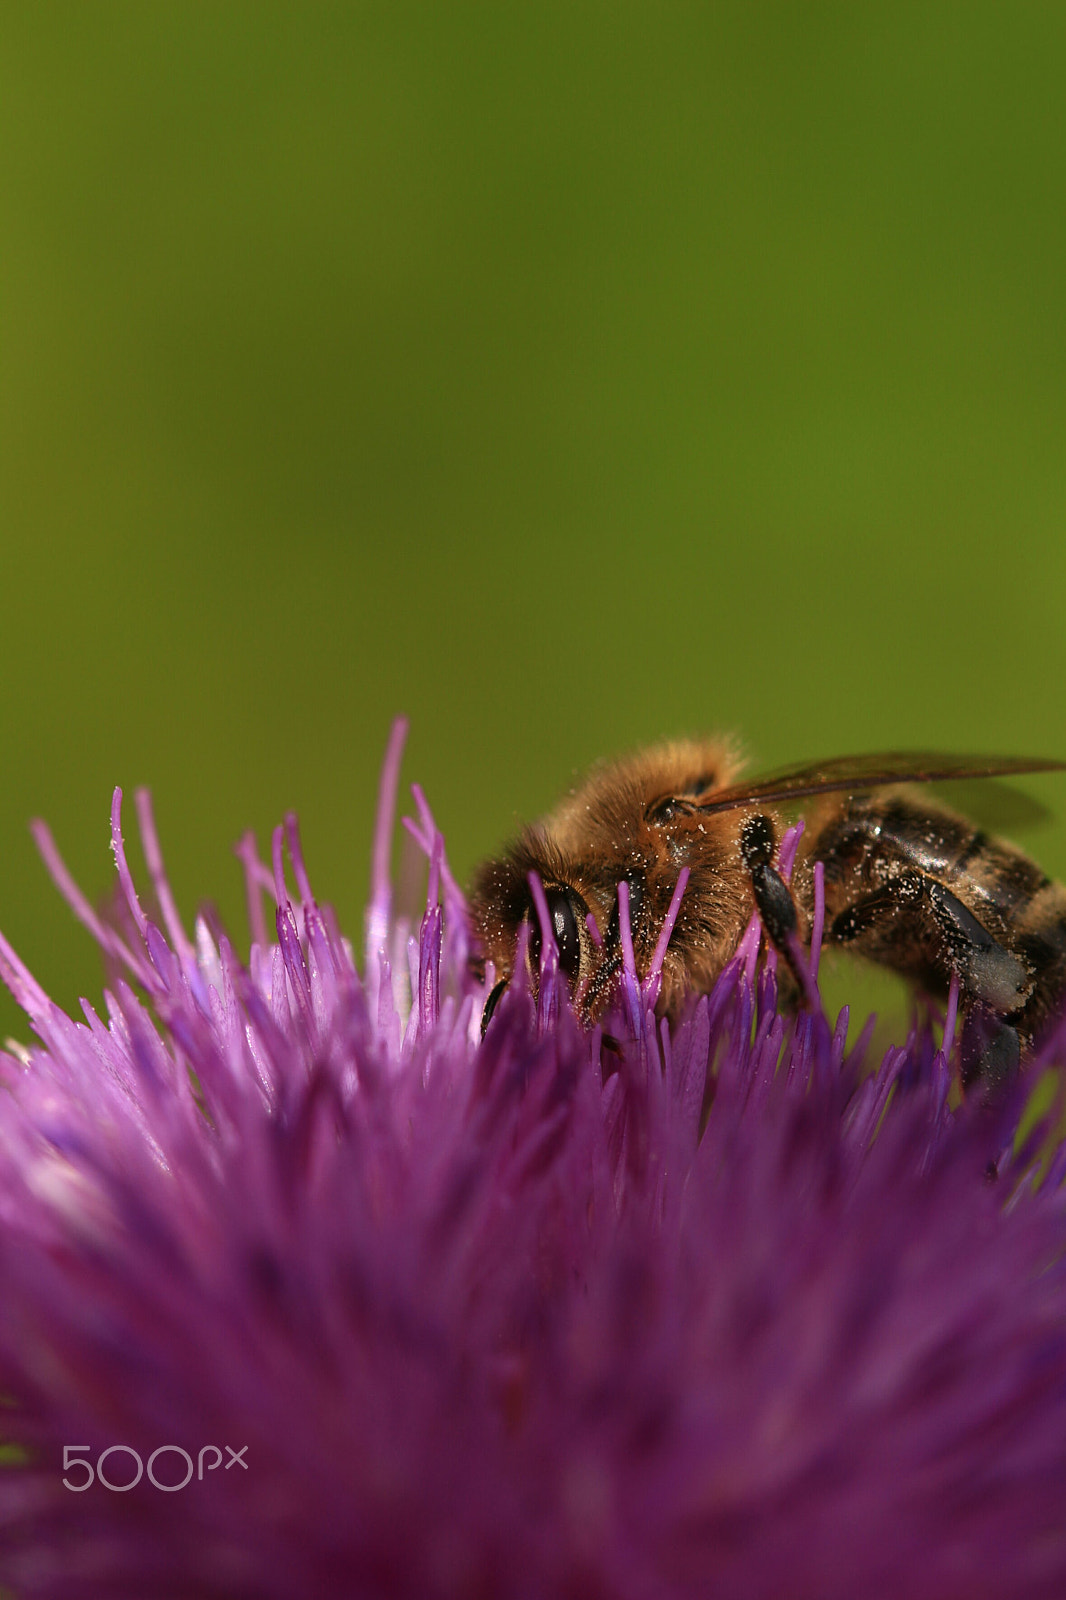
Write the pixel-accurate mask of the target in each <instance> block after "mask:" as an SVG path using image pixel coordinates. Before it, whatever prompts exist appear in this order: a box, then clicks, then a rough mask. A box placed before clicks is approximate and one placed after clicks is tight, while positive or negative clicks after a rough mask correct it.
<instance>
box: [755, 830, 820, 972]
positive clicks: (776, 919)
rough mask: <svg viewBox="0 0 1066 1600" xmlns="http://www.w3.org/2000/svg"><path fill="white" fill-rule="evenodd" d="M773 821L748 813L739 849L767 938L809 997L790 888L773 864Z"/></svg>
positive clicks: (794, 904) (794, 906)
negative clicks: (749, 877) (751, 815)
mask: <svg viewBox="0 0 1066 1600" xmlns="http://www.w3.org/2000/svg"><path fill="white" fill-rule="evenodd" d="M774 846H775V839H774V825H773V823H772V822H771V821H770V819H769V817H762V816H758V817H749V818H748V820H747V821H746V822H745V824H744V826H743V828H742V829H741V830H740V853H741V855H742V857H743V858H744V865H745V866H746V867H747V869H748V872H749V874H750V876H751V890H752V894H753V895H754V896H755V905H756V907H757V909H758V912H759V918H760V920H761V922H762V925H763V927H764V928H765V929H766V935H767V938H768V939H769V940H770V942H771V943H772V944H773V946H774V948H775V949H776V950H779V951H780V952H781V954H782V955H783V956H784V958H785V960H786V961H787V962H788V965H789V969H790V971H791V972H792V975H793V977H794V978H795V979H796V982H797V983H798V984H799V986H800V991H801V993H803V994H806V995H808V997H810V993H811V989H812V985H811V979H810V974H809V973H808V972H807V971H806V970H805V969H804V966H803V962H802V959H801V953H800V946H799V939H798V936H797V933H796V926H797V918H796V903H795V901H794V900H793V898H792V890H791V889H790V888H789V886H788V884H787V883H786V882H785V880H784V878H783V877H782V876H781V874H780V873H779V872H778V870H777V868H776V867H775V866H774V865H773V855H774Z"/></svg>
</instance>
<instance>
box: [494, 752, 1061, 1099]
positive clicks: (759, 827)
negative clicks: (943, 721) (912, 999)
mask: <svg viewBox="0 0 1066 1600" xmlns="http://www.w3.org/2000/svg"><path fill="white" fill-rule="evenodd" d="M1064 767H1066V763H1062V762H1056V761H1043V760H1021V759H1018V760H1014V759H1009V758H1008V759H998V758H995V757H980V756H977V757H970V756H951V755H938V754H924V753H913V752H911V753H903V754H899V753H894V754H886V755H873V756H857V757H845V758H843V759H839V760H832V761H822V762H818V763H816V764H814V765H808V766H800V767H792V768H788V769H785V770H782V771H779V772H775V773H771V774H769V775H768V776H766V777H762V778H758V779H756V780H754V781H749V782H740V781H738V780H739V774H740V770H741V763H740V761H739V759H738V757H737V754H736V751H735V750H734V748H733V747H732V746H731V745H730V744H729V743H727V742H725V741H716V740H685V741H676V742H673V743H669V744H663V745H658V746H655V747H654V748H652V749H649V750H645V751H642V752H640V753H638V754H636V755H633V756H631V757H629V758H627V759H624V760H621V761H617V762H614V763H612V764H609V765H605V766H602V767H600V768H598V769H596V770H594V771H593V772H592V773H591V775H590V776H589V777H588V778H587V779H586V780H585V781H584V782H583V783H582V784H580V785H579V786H578V787H577V788H576V789H574V790H573V791H572V792H571V793H570V794H569V795H568V796H567V798H566V799H564V800H563V801H562V803H561V804H560V805H559V806H558V807H557V809H556V810H555V811H553V812H552V813H551V815H550V816H548V817H547V818H546V819H545V820H544V821H542V822H539V823H536V824H534V825H532V826H529V827H527V828H525V829H524V831H523V832H522V833H521V834H520V835H519V837H518V838H517V840H516V841H515V842H514V843H513V844H512V845H511V846H510V847H509V848H508V849H507V850H506V852H505V853H504V854H503V855H502V856H500V857H498V858H497V859H494V860H489V861H486V862H485V863H484V864H483V865H482V866H481V867H480V869H479V870H478V871H477V873H476V875H475V878H474V883H473V892H472V897H471V921H472V926H473V931H474V935H475V940H476V943H477V945H478V946H479V947H480V961H481V962H482V963H485V962H489V961H491V962H492V964H493V967H494V968H495V972H496V975H497V977H498V979H499V982H498V983H497V984H496V986H495V988H494V990H493V992H492V994H491V995H490V996H489V1000H488V1002H487V1003H486V1007H485V1019H484V1023H483V1027H484V1026H487V1024H488V1020H489V1018H490V1017H491V1014H492V1010H493V1008H494V1006H495V1004H496V1002H497V1000H498V999H499V997H500V995H501V993H502V992H503V990H504V989H505V988H506V986H507V983H508V982H509V981H510V979H511V978H512V977H513V975H514V967H515V961H516V952H517V951H518V950H519V949H520V948H521V941H520V939H519V933H520V930H521V928H522V926H523V924H528V926H529V934H528V939H527V941H526V946H525V947H526V950H527V952H528V953H527V957H526V959H527V962H528V965H529V968H530V980H531V982H532V983H533V985H534V988H535V987H536V983H537V978H538V971H539V954H540V945H541V935H540V924H539V919H538V917H537V914H536V910H535V906H534V898H533V888H532V884H531V875H533V874H535V875H536V877H538V878H539V879H540V883H541V885H542V886H543V891H544V897H545V901H546V904H547V910H548V915H549V917H550V920H551V926H552V932H553V934H554V939H555V944H556V947H557V950H558V959H559V967H560V969H561V971H562V972H563V974H564V975H565V977H566V979H567V981H568V983H569V985H570V989H571V994H572V997H573V1004H574V1008H575V1010H576V1012H577V1014H578V1016H579V1017H580V1018H581V1020H582V1021H583V1022H584V1023H585V1024H586V1025H587V1026H591V1025H593V1024H594V1023H596V1022H597V1021H599V1020H600V1019H601V1018H602V1017H603V1015H604V1014H605V1012H606V1011H607V1010H608V1008H609V1007H610V1005H611V1002H612V996H613V994H614V991H615V989H616V986H617V982H618V979H619V977H620V974H621V971H622V964H623V939H622V916H621V911H620V895H619V887H620V885H622V884H623V883H624V884H625V885H626V886H627V889H628V914H629V923H630V930H631V937H632V946H633V956H634V961H635V965H636V970H637V974H638V976H640V977H644V976H645V975H646V974H647V973H648V972H649V970H650V968H651V964H652V961H653V957H654V952H655V949H656V945H657V943H658V942H659V941H660V936H661V934H662V932H663V928H664V922H665V921H666V918H667V915H668V910H669V907H670V903H671V899H672V897H673V896H674V892H675V889H676V887H677V884H678V878H679V875H680V874H681V872H682V870H683V869H684V868H687V869H688V874H689V876H688V882H687V886H686V888H685V891H684V894H683V897H682V899H681V904H680V908H679V911H678V914H677V920H676V922H675V924H674V927H673V930H672V932H671V933H670V935H669V942H668V944H667V946H666V950H665V955H664V956H663V957H662V970H661V986H660V989H659V996H658V1000H657V1010H658V1012H659V1013H660V1015H663V1016H666V1017H668V1018H671V1019H674V1018H676V1017H677V1015H678V1014H679V1012H680V1010H681V1008H682V1007H683V1005H684V1003H685V1001H686V999H687V998H688V997H689V996H690V995H692V994H693V993H694V992H695V993H705V992H707V991H708V990H709V989H710V988H711V987H712V986H713V984H714V982H715V980H716V979H717V978H718V976H719V975H720V973H721V972H722V970H723V968H724V967H725V966H726V964H727V963H728V962H729V960H730V959H731V957H732V956H734V955H735V954H736V952H737V948H738V946H739V944H740V941H741V938H742V936H743V934H744V930H745V927H746V926H747V924H748V922H749V920H750V918H751V915H752V912H753V911H757V912H758V914H759V917H760V919H761V923H762V929H763V932H764V935H765V938H766V940H767V941H768V943H769V944H770V945H772V946H774V947H775V948H776V949H777V950H779V951H780V952H781V954H782V956H783V957H784V961H783V962H782V964H781V969H780V970H781V973H782V978H783V981H784V984H785V987H786V990H789V992H790V998H791V999H792V1000H793V1001H796V1000H802V998H803V995H804V992H805V987H806V992H807V993H809V992H810V982H809V978H808V977H807V976H805V973H804V952H805V950H806V949H807V947H809V944H810V940H811V932H812V926H813V923H814V920H815V898H816V890H815V878H816V873H815V868H816V865H817V863H819V862H820V863H821V870H822V879H823V885H824V933H825V941H826V944H827V945H828V946H830V947H832V946H840V947H845V946H846V947H848V948H849V949H851V950H853V951H855V952H856V953H858V954H859V955H862V956H864V957H867V958H869V959H870V960H872V961H875V962H878V963H880V964H881V965H883V966H885V967H888V968H891V969H892V970H893V971H894V972H898V973H900V974H902V975H903V976H904V977H905V978H906V979H908V980H909V981H910V982H911V983H912V984H913V985H914V986H916V987H917V988H918V989H920V990H922V991H924V992H925V993H926V994H928V995H930V996H932V997H934V998H942V997H943V996H945V995H946V994H947V992H948V989H949V986H950V984H951V982H952V979H953V978H954V979H956V980H957V983H958V993H959V1005H960V1012H961V1015H962V1022H963V1026H962V1034H961V1056H960V1059H961V1070H962V1077H963V1082H964V1083H966V1084H968V1083H970V1082H972V1081H973V1080H974V1079H976V1078H977V1077H981V1078H982V1079H983V1080H985V1081H986V1082H988V1083H996V1082H1000V1081H1002V1080H1004V1079H1006V1078H1008V1077H1010V1076H1011V1075H1012V1074H1013V1073H1014V1071H1015V1070H1016V1069H1017V1067H1018V1066H1019V1064H1021V1063H1022V1062H1024V1060H1025V1058H1026V1056H1027V1055H1028V1054H1030V1053H1031V1051H1032V1049H1033V1046H1034V1043H1035V1041H1036V1040H1037V1039H1038V1037H1039V1035H1040V1033H1041V1031H1042V1029H1043V1028H1044V1027H1045V1026H1046V1024H1047V1023H1048V1022H1049V1020H1050V1019H1051V1018H1052V1016H1053V1015H1054V1013H1055V1008H1056V1004H1057V1002H1058V1001H1059V999H1060V998H1061V997H1062V995H1063V994H1064V992H1066V888H1064V887H1063V886H1062V885H1061V884H1058V883H1054V882H1052V880H1051V879H1050V878H1048V877H1046V876H1045V874H1044V873H1043V872H1042V871H1041V869H1040V868H1039V867H1038V866H1037V865H1036V863H1035V862H1033V861H1031V860H1030V859H1029V857H1028V856H1026V855H1023V854H1022V852H1021V851H1020V850H1018V849H1016V848H1015V847H1014V846H1013V845H1010V844H1007V843H1005V842H1004V841H1003V840H1000V839H996V838H993V837H990V836H989V835H988V834H986V833H985V832H983V831H982V830H981V829H979V828H977V827H976V826H975V825H974V824H973V823H972V822H970V821H969V820H967V818H966V817H964V816H963V815H961V814H960V813H958V812H956V811H953V810H951V809H949V808H948V807H946V806H943V805H940V804H939V803H938V802H936V801H935V800H933V799H932V798H930V797H929V796H928V795H926V794H923V793H922V791H921V790H920V789H915V788H914V787H912V786H913V785H915V784H921V783H929V782H934V781H944V780H949V779H959V778H977V777H988V776H994V775H1004V774H1011V773H1021V772H1045V771H1059V770H1063V768H1064ZM796 802H803V805H802V811H803V813H804V831H803V834H802V837H801V840H800V844H799V848H798V853H797V856H796V860H795V866H794V869H793V872H792V875H791V880H790V881H789V882H786V881H785V877H784V875H783V874H782V872H781V871H780V870H779V866H778V865H777V864H775V860H776V855H777V847H778V842H779V840H780V838H781V834H782V831H783V829H784V828H785V826H786V823H787V820H788V813H787V812H786V811H785V810H782V808H791V809H793V810H794V809H795V803H796Z"/></svg>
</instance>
